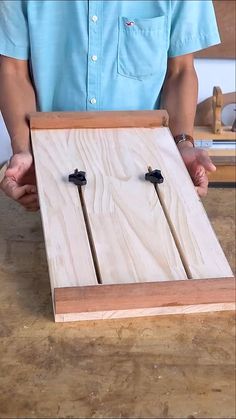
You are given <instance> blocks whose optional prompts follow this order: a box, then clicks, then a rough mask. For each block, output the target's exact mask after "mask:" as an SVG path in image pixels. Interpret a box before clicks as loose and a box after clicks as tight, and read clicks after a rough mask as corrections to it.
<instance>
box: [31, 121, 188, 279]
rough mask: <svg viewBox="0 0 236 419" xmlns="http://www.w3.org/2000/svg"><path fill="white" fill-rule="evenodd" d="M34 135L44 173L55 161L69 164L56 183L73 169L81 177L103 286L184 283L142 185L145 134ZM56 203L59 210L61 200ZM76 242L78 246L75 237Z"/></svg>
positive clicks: (152, 199) (164, 227)
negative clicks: (83, 174) (83, 176)
mask: <svg viewBox="0 0 236 419" xmlns="http://www.w3.org/2000/svg"><path fill="white" fill-rule="evenodd" d="M151 131H152V129H151ZM36 135H37V138H38V139H39V140H40V138H41V143H43V144H44V150H47V153H48V158H47V162H46V160H45V158H46V156H45V152H44V155H43V157H42V159H43V161H44V162H45V163H44V164H45V165H47V167H50V166H53V165H54V164H55V161H56V162H58V160H59V159H58V156H59V157H60V155H63V156H64V159H66V160H67V162H70V164H68V163H67V165H66V166H65V167H64V168H63V169H61V178H63V179H65V178H66V176H68V174H69V173H71V172H73V171H74V169H75V168H78V169H79V170H84V171H85V172H86V175H87V185H86V187H85V188H84V190H83V195H84V200H85V204H86V208H87V213H88V217H89V222H90V228H91V231H92V236H93V241H94V244H95V248H96V254H97V258H98V264H99V270H100V274H101V280H102V283H106V284H107V283H112V284H115V283H130V282H140V281H144V282H145V281H156V280H157V279H158V280H159V281H163V280H171V279H172V280H173V279H176V280H178V279H184V278H187V276H186V274H185V271H184V268H183V266H182V263H181V260H180V257H179V253H178V250H177V249H176V246H175V243H174V240H173V238H172V235H171V233H170V230H169V227H168V224H167V221H166V219H165V216H164V214H163V211H162V208H161V205H160V202H159V199H158V197H157V194H156V192H155V189H154V187H153V185H152V184H150V183H149V182H147V181H145V179H144V175H145V173H146V172H147V170H148V169H147V167H148V162H149V153H148V148H147V147H146V142H145V130H142V131H141V132H139V129H133V128H131V129H116V130H112V129H99V130H96V129H92V130H91V129H87V130H70V131H69V130H60V131H54V130H50V131H37V132H36ZM143 135H144V136H143ZM142 136H143V139H142ZM37 151H38V152H39V150H37ZM57 165H58V163H57ZM61 165H63V162H62V161H61ZM65 168H68V170H67V171H66V169H65ZM41 170H42V169H41ZM43 170H44V168H43ZM51 170H54V169H53V168H52V169H51ZM45 172H46V170H44V173H45ZM46 177H47V178H48V180H47V187H49V179H50V176H49V174H48V175H46ZM58 182H59V184H58V188H59V189H60V179H58ZM55 187H56V185H55ZM70 187H71V185H70ZM72 187H74V190H75V193H77V195H78V190H77V187H76V186H74V185H73V186H72ZM65 188H66V186H65ZM54 196H55V195H54ZM55 199H57V200H58V205H59V206H60V202H61V203H62V202H64V200H65V199H64V198H62V196H57V197H55ZM77 199H78V197H77ZM69 203H70V204H71V205H73V204H74V201H69ZM50 211H51V203H50V205H48V204H47V212H48V213H49V212H50ZM69 216H70V215H69V213H68V217H69ZM78 240H79V243H78V245H79V247H80V246H83V242H82V241H81V239H80V236H79V235H78ZM78 240H77V241H78ZM72 243H73V247H74V246H76V243H75V242H72ZM65 274H66V273H65ZM67 276H68V275H67Z"/></svg>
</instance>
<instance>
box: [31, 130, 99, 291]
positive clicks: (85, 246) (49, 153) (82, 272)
mask: <svg viewBox="0 0 236 419" xmlns="http://www.w3.org/2000/svg"><path fill="white" fill-rule="evenodd" d="M42 136H43V138H42ZM32 145H33V152H34V159H35V167H36V174H37V185H38V191H39V199H40V209H41V214H42V219H43V229H44V237H45V242H46V250H47V259H48V266H49V273H50V280H51V286H52V289H53V288H54V287H63V286H76V285H94V284H97V280H96V275H95V270H94V264H93V259H92V256H91V251H90V247H89V243H88V237H87V232H86V228H85V224H84V218H83V213H82V209H81V205H80V201H79V198H78V191H77V190H76V188H75V187H74V185H73V184H70V183H69V182H68V179H67V178H68V174H69V173H70V171H71V164H70V160H69V158H68V157H69V156H68V149H67V147H66V143H63V142H62V143H59V142H57V145H58V146H57V147H53V144H50V143H49V142H48V141H47V132H43V134H42V133H40V131H34V132H32Z"/></svg>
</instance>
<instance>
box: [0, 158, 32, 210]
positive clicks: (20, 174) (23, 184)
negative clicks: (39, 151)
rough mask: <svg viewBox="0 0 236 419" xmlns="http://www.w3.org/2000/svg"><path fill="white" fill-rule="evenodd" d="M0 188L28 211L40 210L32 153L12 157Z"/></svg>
mask: <svg viewBox="0 0 236 419" xmlns="http://www.w3.org/2000/svg"><path fill="white" fill-rule="evenodd" d="M0 187H1V189H2V190H3V191H4V192H5V194H6V195H7V196H9V197H10V198H13V199H14V200H15V201H17V202H19V203H20V204H21V205H22V206H23V207H25V209H26V210H27V211H37V210H38V209H39V201H38V194H37V188H36V179H35V171H34V165H33V157H32V155H31V153H30V152H20V153H17V154H14V155H13V156H12V158H11V160H10V163H9V165H8V168H7V170H6V173H5V177H4V179H3V180H2V182H1V184H0Z"/></svg>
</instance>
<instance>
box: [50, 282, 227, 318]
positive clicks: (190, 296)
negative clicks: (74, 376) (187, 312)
mask: <svg viewBox="0 0 236 419" xmlns="http://www.w3.org/2000/svg"><path fill="white" fill-rule="evenodd" d="M54 299H55V313H56V314H66V313H82V312H92V311H93V312H94V311H108V310H128V309H138V308H139V309H142V308H151V307H168V306H175V307H176V306H186V305H196V306H197V305H198V304H211V303H232V302H234V301H235V279H234V278H218V279H215V278H214V279H200V280H184V281H167V282H149V283H139V284H136V283H135V284H117V285H116V284H114V285H95V286H86V287H68V288H55V289H54Z"/></svg>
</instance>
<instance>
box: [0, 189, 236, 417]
mask: <svg viewBox="0 0 236 419" xmlns="http://www.w3.org/2000/svg"><path fill="white" fill-rule="evenodd" d="M204 203H205V207H206V209H207V211H208V214H209V216H210V218H211V220H212V222H213V225H214V227H215V230H216V232H217V235H218V237H219V239H220V241H221V244H222V246H223V248H224V250H225V252H226V255H227V257H228V260H229V262H230V264H231V266H232V268H233V269H234V271H235V266H234V265H235V264H234V205H235V193H234V190H233V189H227V190H222V189H218V190H216V189H211V190H210V191H209V194H208V197H207V198H206V199H205V200H204ZM0 290H1V292H0V302H1V304H0V312H1V313H0V315H1V322H0V360H1V361H0V363H1V374H0V394H1V397H0V417H1V418H15V417H18V418H19V417H21V418H39V417H40V418H46V417H47V418H57V417H60V418H62V417H70V418H81V417H88V418H90V417H100V418H106V417H114V418H116V417H129V418H131V417H132V418H133V417H135V418H143V417H149V418H168V417H169V418H177V417H178V418H180V417H181V418H212V417H215V418H216V417H217V418H226V417H227V418H233V417H235V404H234V390H235V388H234V378H235V376H234V366H235V359H234V349H235V348H234V314H233V313H232V312H226V313H212V314H201V315H177V316H171V317H168V316H163V317H156V318H155V317H154V318H142V319H132V320H112V321H111V320H110V321H99V322H87V323H86V322H84V323H83V322H81V323H80V324H78V323H73V324H72V323H68V324H55V323H54V322H53V315H52V307H51V298H50V289H49V278H48V272H47V263H46V258H45V249H44V241H43V236H42V229H41V222H40V216H39V214H38V213H37V214H30V213H26V212H25V211H24V210H22V209H21V208H19V207H18V206H17V205H16V204H15V203H14V202H12V201H10V200H9V199H7V198H5V197H4V196H3V194H0Z"/></svg>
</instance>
